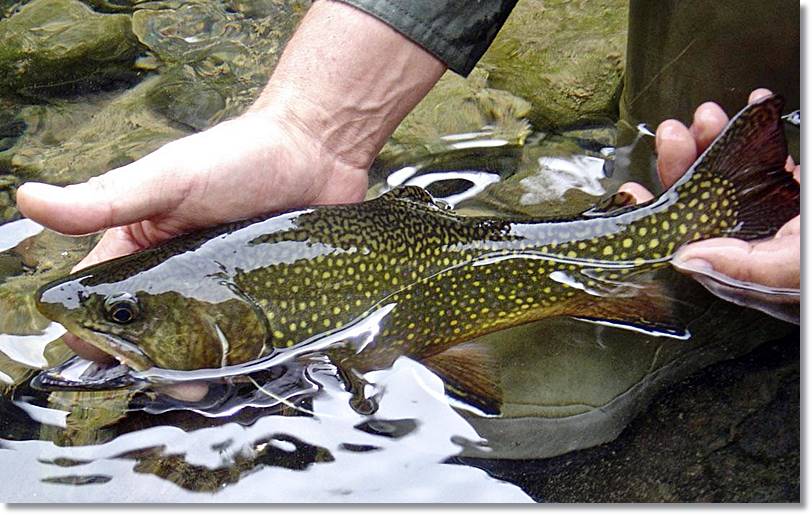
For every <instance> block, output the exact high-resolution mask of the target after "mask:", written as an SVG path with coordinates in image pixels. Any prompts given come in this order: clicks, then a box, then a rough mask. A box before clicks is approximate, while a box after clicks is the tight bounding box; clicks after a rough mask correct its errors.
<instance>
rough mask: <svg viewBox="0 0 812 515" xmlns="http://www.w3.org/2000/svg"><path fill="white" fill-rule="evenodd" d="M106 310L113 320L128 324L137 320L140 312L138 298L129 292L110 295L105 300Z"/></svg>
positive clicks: (109, 317)
mask: <svg viewBox="0 0 812 515" xmlns="http://www.w3.org/2000/svg"><path fill="white" fill-rule="evenodd" d="M104 312H105V314H106V315H107V318H108V319H109V320H110V321H111V322H115V323H117V324H128V323H130V322H132V321H133V320H135V319H136V318H137V317H138V314H139V313H140V308H139V306H138V299H136V298H135V297H134V296H132V295H130V294H129V293H117V294H115V295H109V296H108V297H107V298H106V299H105V300H104Z"/></svg>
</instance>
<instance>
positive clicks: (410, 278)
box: [38, 96, 799, 373]
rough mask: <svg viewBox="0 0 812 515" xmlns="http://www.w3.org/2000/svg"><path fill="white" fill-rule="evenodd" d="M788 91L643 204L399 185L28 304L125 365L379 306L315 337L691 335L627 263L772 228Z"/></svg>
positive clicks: (118, 264) (287, 331) (385, 342)
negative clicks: (530, 332)
mask: <svg viewBox="0 0 812 515" xmlns="http://www.w3.org/2000/svg"><path fill="white" fill-rule="evenodd" d="M782 106H783V102H782V100H781V99H780V97H777V96H773V97H770V98H768V99H767V100H764V101H762V102H760V103H758V104H754V105H751V106H749V107H748V108H746V109H744V110H743V111H742V112H741V113H739V115H737V116H736V117H735V118H734V119H733V120H732V121H731V123H730V124H729V126H728V128H727V129H726V130H725V131H723V133H722V134H721V135H720V136H719V137H718V138H717V140H716V141H715V142H714V144H713V145H711V147H709V148H708V150H707V151H706V152H705V153H704V154H703V155H702V156H700V158H699V159H698V160H697V162H696V163H695V164H694V165H693V166H692V168H691V169H690V170H689V172H688V173H686V175H685V176H684V177H683V178H682V179H681V180H680V181H678V182H677V183H676V184H674V185H673V186H672V187H671V188H669V189H668V190H667V191H666V192H665V193H664V194H662V195H661V196H660V197H658V198H656V199H654V200H652V201H649V202H647V203H644V204H640V205H630V204H629V202H628V200H629V199H628V198H624V197H623V195H619V196H615V197H614V198H612V199H610V200H608V201H607V202H605V203H603V204H602V205H599V206H597V207H596V208H593V209H591V210H589V211H587V212H584V213H582V214H581V215H579V216H576V217H574V218H572V219H554V220H528V219H504V218H484V217H466V216H460V215H458V214H456V213H454V212H452V211H449V210H447V209H445V208H444V207H443V206H442V205H440V204H437V203H435V202H434V201H433V199H432V197H431V196H430V195H429V194H428V193H427V192H426V191H425V190H422V189H420V188H417V187H405V188H400V189H396V190H393V191H390V192H388V193H386V194H384V195H382V196H381V197H379V198H377V199H373V200H370V201H367V202H363V203H359V204H349V205H337V206H319V207H312V208H307V209H301V210H296V211H291V212H287V213H283V214H278V215H275V216H272V217H270V218H266V219H253V220H247V221H242V222H238V223H233V224H227V225H223V226H220V227H217V228H214V229H210V230H206V231H202V232H198V233H195V234H190V235H187V236H183V237H180V238H177V239H174V240H172V241H170V242H167V243H165V244H163V245H160V246H158V247H155V248H152V249H148V250H145V251H143V252H140V253H138V254H135V255H131V256H125V257H122V258H118V259H115V260H112V261H109V262H105V263H100V264H98V265H95V266H93V267H90V268H88V269H85V270H81V271H79V272H76V273H74V274H72V275H70V276H68V277H66V278H64V279H61V280H58V281H55V282H53V283H50V284H48V285H46V286H45V287H43V288H42V289H41V290H40V291H39V293H38V306H39V309H40V310H41V311H42V312H43V313H44V314H45V315H46V316H48V317H49V318H51V319H53V320H56V321H58V322H60V323H61V324H63V325H64V326H65V327H66V328H67V329H68V330H69V331H71V332H73V333H74V334H76V335H78V336H80V337H81V338H83V339H85V340H86V341H88V342H89V343H92V344H94V345H96V346H98V347H99V348H101V349H102V350H104V351H106V352H109V353H111V354H113V355H114V356H116V357H117V358H118V359H119V361H121V362H122V363H124V364H126V365H127V366H129V367H131V368H133V369H135V370H145V369H148V368H150V367H160V368H166V369H174V370H189V369H198V368H216V367H220V366H225V365H231V364H236V363H243V362H246V361H250V360H254V359H256V358H259V357H262V356H265V355H268V354H269V353H272V352H278V351H280V350H283V349H286V348H293V347H298V346H300V345H302V342H307V341H312V340H313V339H317V338H318V337H319V336H322V335H326V334H335V333H337V332H340V331H342V330H346V328H348V327H351V326H352V325H353V324H356V323H358V321H360V320H364V319H366V318H369V317H370V316H372V315H373V314H376V315H377V318H376V319H375V320H376V327H375V331H374V334H373V337H370V336H369V334H368V333H365V334H364V335H361V336H357V337H355V336H353V335H352V334H351V333H348V335H347V336H346V337H343V338H342V339H341V340H340V341H339V342H337V343H336V344H334V345H332V346H331V347H330V348H328V349H326V350H325V352H326V353H327V354H328V356H330V357H331V358H332V359H333V361H334V362H336V363H337V364H338V365H339V367H342V366H343V367H345V368H347V369H352V370H355V371H360V372H363V371H365V370H371V369H376V368H380V367H385V366H388V365H390V364H391V363H392V362H393V361H394V359H396V358H397V357H398V356H402V355H406V356H410V357H414V358H417V359H432V357H435V356H436V357H438V358H442V357H443V356H446V357H447V358H449V359H438V360H437V361H436V363H435V365H436V368H437V369H440V370H444V371H446V372H448V373H451V371H452V369H454V368H455V367H457V368H459V366H462V365H461V363H462V358H461V353H459V352H458V353H455V352H453V350H452V349H453V348H455V346H458V345H459V344H462V343H464V342H468V341H470V340H471V339H473V338H475V337H477V336H479V335H482V334H486V333H489V332H493V331H496V330H499V329H503V328H507V327H510V326H514V325H518V324H521V323H525V322H529V321H532V320H538V319H541V318H546V317H551V316H560V315H568V316H574V317H578V318H584V319H588V320H593V321H596V322H602V323H608V324H612V325H619V326H623V327H627V328H630V329H636V330H642V331H646V332H650V333H653V334H657V335H664V336H672V337H677V338H684V337H686V336H687V333H686V331H685V329H684V328H683V327H681V325H680V324H679V322H678V321H676V320H675V319H674V317H673V316H672V315H671V313H670V307H669V306H668V304H667V301H666V300H664V298H663V296H662V295H661V294H659V292H658V291H657V289H656V288H653V287H651V286H650V285H648V284H646V283H645V282H639V283H636V282H635V278H636V277H638V276H641V275H642V274H644V273H645V272H648V271H651V270H654V269H656V268H659V267H662V266H665V265H667V263H668V261H669V259H670V258H671V256H672V255H673V254H674V252H675V251H676V250H677V249H678V248H679V247H680V246H681V245H683V244H686V243H689V242H692V241H697V240H701V239H705V238H712V237H718V236H735V237H738V238H744V239H754V238H759V237H765V236H768V235H770V234H772V233H774V232H775V230H777V228H778V227H780V226H781V225H782V224H783V223H784V222H786V221H787V220H789V219H790V218H791V217H793V216H795V215H797V213H798V212H799V188H798V185H797V183H796V182H794V180H793V179H792V177H791V175H790V174H788V173H786V172H785V171H784V163H785V161H786V157H787V150H786V142H785V140H784V136H783V129H782V125H781V120H780V114H781V108H782ZM342 334H343V333H342Z"/></svg>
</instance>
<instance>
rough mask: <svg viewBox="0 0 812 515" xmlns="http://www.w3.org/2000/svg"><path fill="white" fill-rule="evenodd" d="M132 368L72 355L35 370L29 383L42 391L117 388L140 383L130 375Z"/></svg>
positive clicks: (134, 385)
mask: <svg viewBox="0 0 812 515" xmlns="http://www.w3.org/2000/svg"><path fill="white" fill-rule="evenodd" d="M132 372H133V369H132V368H130V367H129V366H127V365H124V364H121V363H118V364H115V365H110V364H104V363H98V362H95V361H90V360H88V359H85V358H82V357H80V356H74V357H72V358H69V359H68V360H67V361H65V362H64V363H62V364H61V365H57V366H55V367H53V368H49V369H48V370H43V371H42V372H40V373H39V374H37V375H36V376H35V377H34V378H33V379H32V380H31V386H32V387H33V388H35V389H37V390H43V391H59V390H66V391H87V390H89V391H96V390H117V389H120V388H130V387H140V386H143V381H141V380H139V379H137V378H134V377H133V376H132V375H131V374H132Z"/></svg>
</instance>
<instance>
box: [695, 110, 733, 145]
mask: <svg viewBox="0 0 812 515" xmlns="http://www.w3.org/2000/svg"><path fill="white" fill-rule="evenodd" d="M727 122H728V118H727V115H726V114H725V112H724V111H723V110H722V108H721V107H719V105H718V104H716V103H714V102H705V103H704V104H702V105H701V106H699V107H698V108H697V109H696V111H695V112H694V121H693V123H692V124H691V134H692V135H693V137H694V139H695V140H696V147H697V148H696V150H697V153H701V152H704V151H705V149H706V148H708V145H710V144H711V143H712V142H713V140H714V139H716V136H718V135H719V133H720V132H722V129H724V128H725V125H727Z"/></svg>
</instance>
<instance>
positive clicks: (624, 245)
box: [623, 238, 634, 249]
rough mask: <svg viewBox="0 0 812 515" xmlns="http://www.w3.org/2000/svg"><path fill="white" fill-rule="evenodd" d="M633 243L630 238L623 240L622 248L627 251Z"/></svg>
mask: <svg viewBox="0 0 812 515" xmlns="http://www.w3.org/2000/svg"><path fill="white" fill-rule="evenodd" d="M633 243H634V242H633V241H632V239H631V238H626V239H625V240H623V248H624V249H628V248H629V247H631V246H632V244H633Z"/></svg>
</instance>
